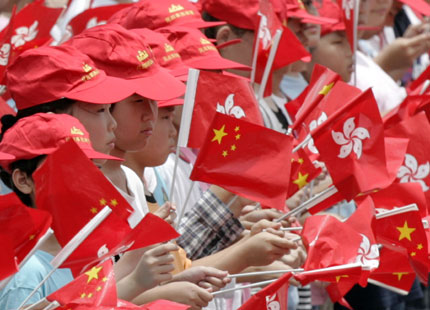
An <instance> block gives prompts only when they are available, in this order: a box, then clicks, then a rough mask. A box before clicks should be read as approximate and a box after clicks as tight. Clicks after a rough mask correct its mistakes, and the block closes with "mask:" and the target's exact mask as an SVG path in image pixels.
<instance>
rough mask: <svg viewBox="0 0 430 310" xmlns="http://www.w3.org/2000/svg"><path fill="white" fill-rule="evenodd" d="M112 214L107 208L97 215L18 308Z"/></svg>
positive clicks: (65, 249) (55, 260)
mask: <svg viewBox="0 0 430 310" xmlns="http://www.w3.org/2000/svg"><path fill="white" fill-rule="evenodd" d="M111 212H112V209H111V208H109V207H108V206H105V207H104V208H103V209H102V210H101V211H100V212H99V213H97V214H96V216H94V217H93V218H92V219H91V220H90V221H89V222H88V223H87V224H86V225H85V226H84V227H82V229H81V230H80V231H79V232H78V233H77V234H76V235H75V236H74V237H73V238H72V239H71V240H70V241H69V242H68V243H67V244H66V245H65V246H64V247H63V248H62V249H61V250H60V252H58V254H57V255H56V256H55V257H54V258H53V259H52V261H51V265H52V266H53V268H52V270H51V271H50V272H49V273H48V274H47V275H46V276H45V278H44V279H43V280H42V282H40V283H39V284H38V285H37V286H36V287H35V288H34V290H33V291H32V292H31V293H30V295H28V296H27V298H25V299H24V301H23V302H22V303H21V305H20V306H19V307H18V308H19V309H20V308H22V307H23V306H24V305H25V304H26V303H27V302H28V301H29V300H30V298H31V297H33V295H34V294H35V293H36V292H37V291H38V290H39V289H40V288H41V287H42V285H43V284H44V283H45V282H46V281H47V280H48V279H49V278H50V277H51V276H52V274H53V273H54V272H55V271H56V270H57V269H58V268H59V267H60V266H61V264H62V263H64V261H65V260H66V259H67V258H68V257H69V256H70V255H71V254H72V253H73V251H75V250H76V249H77V248H78V246H79V245H81V243H82V242H83V241H84V240H85V239H86V238H87V237H88V236H89V235H90V234H91V233H92V232H93V231H94V229H96V228H97V227H98V226H99V225H100V224H101V223H102V222H103V221H104V220H105V219H106V218H107V217H108V215H109V214H110V213H111ZM29 309H31V305H30V306H29V307H26V308H25V309H24V310H29Z"/></svg>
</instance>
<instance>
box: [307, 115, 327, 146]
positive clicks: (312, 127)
mask: <svg viewBox="0 0 430 310" xmlns="http://www.w3.org/2000/svg"><path fill="white" fill-rule="evenodd" d="M326 120H327V114H325V112H322V113H321V115H320V117H318V118H317V119H316V120H313V121H311V122H310V123H309V131H312V130H315V129H316V128H317V127H318V126H319V125H321V124H322V123H324V122H325V121H326ZM308 149H309V151H311V152H312V153H314V154H318V150H317V148H316V147H315V144H314V139H312V138H310V139H309V142H308Z"/></svg>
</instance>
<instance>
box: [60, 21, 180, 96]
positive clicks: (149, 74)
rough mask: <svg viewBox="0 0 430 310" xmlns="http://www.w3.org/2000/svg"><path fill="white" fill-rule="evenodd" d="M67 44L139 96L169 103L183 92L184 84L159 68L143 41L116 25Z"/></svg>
mask: <svg viewBox="0 0 430 310" xmlns="http://www.w3.org/2000/svg"><path fill="white" fill-rule="evenodd" d="M67 44H68V45H73V46H74V47H76V48H77V49H79V50H80V51H82V52H83V53H85V54H87V55H88V56H89V57H90V58H91V59H92V60H93V61H94V62H95V63H96V65H97V66H98V67H99V68H102V69H103V70H105V71H106V73H107V74H108V75H110V76H115V77H119V78H122V79H125V80H126V81H127V82H128V83H129V84H130V85H131V86H129V87H132V88H134V93H137V94H138V95H140V96H143V97H145V98H149V99H152V100H169V99H173V98H177V97H179V96H182V95H183V94H184V93H185V85H184V84H183V83H182V82H180V81H179V80H178V79H176V78H175V77H174V76H173V75H171V74H169V72H168V70H166V69H164V68H162V67H160V66H159V65H158V63H157V61H156V59H155V57H154V55H153V53H152V51H151V48H150V47H149V46H148V44H147V43H146V42H145V41H144V40H143V38H142V37H141V36H139V35H138V34H137V33H135V32H133V31H131V30H127V29H125V28H123V27H121V26H120V25H118V24H107V25H101V26H97V27H93V28H90V29H87V30H85V31H84V32H82V33H81V34H79V35H77V36H75V37H73V38H72V39H71V40H69V41H68V42H67Z"/></svg>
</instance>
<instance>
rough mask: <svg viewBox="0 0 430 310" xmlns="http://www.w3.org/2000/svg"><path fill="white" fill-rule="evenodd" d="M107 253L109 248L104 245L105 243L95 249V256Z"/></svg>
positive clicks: (99, 256)
mask: <svg viewBox="0 0 430 310" xmlns="http://www.w3.org/2000/svg"><path fill="white" fill-rule="evenodd" d="M107 253H109V249H108V247H107V246H106V244H103V245H102V246H101V247H100V248H99V249H98V251H97V257H98V258H101V257H103V256H105V255H106V254H107Z"/></svg>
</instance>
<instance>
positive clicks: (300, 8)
mask: <svg viewBox="0 0 430 310" xmlns="http://www.w3.org/2000/svg"><path fill="white" fill-rule="evenodd" d="M285 2H286V5H287V16H288V17H295V18H299V19H300V20H301V22H302V23H305V24H321V25H323V24H334V23H336V20H335V19H332V18H328V17H322V16H315V15H312V14H309V13H308V11H307V10H306V7H305V5H304V4H303V2H302V0H286V1H285Z"/></svg>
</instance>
